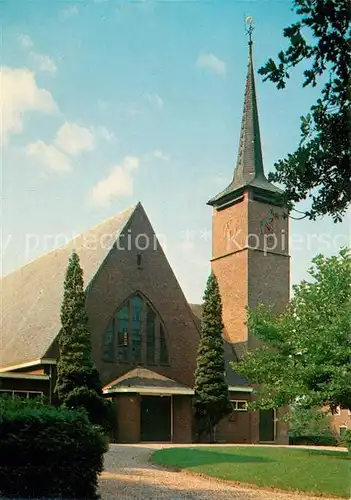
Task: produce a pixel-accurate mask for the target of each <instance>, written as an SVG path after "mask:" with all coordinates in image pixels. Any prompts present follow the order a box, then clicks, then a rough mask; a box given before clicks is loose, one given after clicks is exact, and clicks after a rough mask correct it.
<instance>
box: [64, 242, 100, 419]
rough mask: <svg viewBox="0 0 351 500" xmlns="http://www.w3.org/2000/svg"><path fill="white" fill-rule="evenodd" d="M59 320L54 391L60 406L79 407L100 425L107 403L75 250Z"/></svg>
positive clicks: (68, 271)
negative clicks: (97, 365)
mask: <svg viewBox="0 0 351 500" xmlns="http://www.w3.org/2000/svg"><path fill="white" fill-rule="evenodd" d="M61 324H62V327H61V332H60V334H59V339H58V342H59V359H58V363H57V381H56V386H55V393H56V395H57V397H58V399H59V401H60V402H61V404H63V405H64V406H67V407H70V408H81V407H83V408H84V409H85V410H86V411H87V413H88V416H89V418H90V420H91V421H92V422H93V423H95V424H101V425H104V424H105V422H106V419H107V403H106V402H105V400H104V398H103V396H102V386H101V382H100V378H99V373H98V371H97V369H96V367H95V365H94V363H93V360H92V356H91V337H90V332H89V328H88V315H87V313H86V309H85V293H84V284H83V270H82V268H81V266H80V262H79V257H78V255H77V253H76V252H73V253H72V256H71V258H70V260H69V265H68V268H67V272H66V278H65V282H64V296H63V302H62V305H61Z"/></svg>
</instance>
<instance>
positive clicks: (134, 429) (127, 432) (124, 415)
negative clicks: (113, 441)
mask: <svg viewBox="0 0 351 500" xmlns="http://www.w3.org/2000/svg"><path fill="white" fill-rule="evenodd" d="M115 408H116V417H117V425H116V427H117V439H118V442H120V443H138V442H139V441H140V396H139V395H138V394H119V395H118V396H117V397H116V398H115Z"/></svg>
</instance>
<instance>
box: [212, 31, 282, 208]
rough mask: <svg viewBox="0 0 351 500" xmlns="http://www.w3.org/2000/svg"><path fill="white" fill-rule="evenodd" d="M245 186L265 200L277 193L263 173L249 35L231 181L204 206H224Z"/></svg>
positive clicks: (278, 190)
mask: <svg viewBox="0 0 351 500" xmlns="http://www.w3.org/2000/svg"><path fill="white" fill-rule="evenodd" d="M249 186H251V187H253V188H256V189H257V190H258V191H260V192H261V195H263V196H264V195H265V194H266V195H270V196H269V198H272V195H273V197H274V195H275V194H278V193H281V190H280V189H279V188H277V187H276V186H274V185H273V184H271V183H270V182H269V181H268V180H267V178H266V176H265V174H264V168H263V159H262V147H261V137H260V126H259V119H258V108H257V99H256V89H255V75H254V67H253V56H252V41H251V36H250V41H249V62H248V70H247V77H246V88H245V99H244V109H243V116H242V121H241V132H240V141H239V151H238V158H237V163H236V167H235V170H234V176H233V180H232V181H231V183H230V184H229V186H227V187H226V189H224V190H223V191H221V192H220V193H219V194H218V195H217V196H215V197H214V198H212V199H211V200H210V201H209V202H208V205H213V206H216V207H219V206H222V205H223V204H227V202H230V201H232V200H233V199H235V198H237V197H238V195H240V194H241V192H242V191H244V189H245V188H246V187H249ZM267 201H268V200H267Z"/></svg>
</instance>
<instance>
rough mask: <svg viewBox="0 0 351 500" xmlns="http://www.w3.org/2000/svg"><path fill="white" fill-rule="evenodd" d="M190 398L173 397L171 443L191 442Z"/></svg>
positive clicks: (191, 412)
mask: <svg viewBox="0 0 351 500" xmlns="http://www.w3.org/2000/svg"><path fill="white" fill-rule="evenodd" d="M192 416H193V408H192V397H191V396H173V442H174V443H191V442H192V424H193V422H192Z"/></svg>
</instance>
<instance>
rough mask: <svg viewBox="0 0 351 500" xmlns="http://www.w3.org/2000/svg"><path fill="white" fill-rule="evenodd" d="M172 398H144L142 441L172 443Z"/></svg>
mask: <svg viewBox="0 0 351 500" xmlns="http://www.w3.org/2000/svg"><path fill="white" fill-rule="evenodd" d="M171 411H172V405H171V397H170V396H163V397H161V396H142V398H141V408H140V427H141V429H140V431H141V441H156V442H157V441H171Z"/></svg>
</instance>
